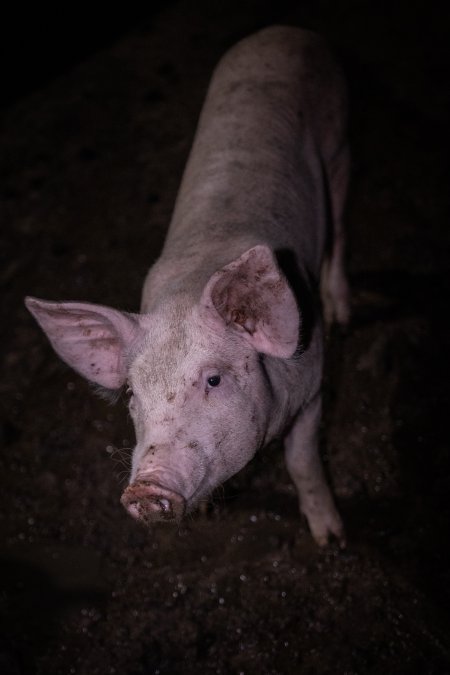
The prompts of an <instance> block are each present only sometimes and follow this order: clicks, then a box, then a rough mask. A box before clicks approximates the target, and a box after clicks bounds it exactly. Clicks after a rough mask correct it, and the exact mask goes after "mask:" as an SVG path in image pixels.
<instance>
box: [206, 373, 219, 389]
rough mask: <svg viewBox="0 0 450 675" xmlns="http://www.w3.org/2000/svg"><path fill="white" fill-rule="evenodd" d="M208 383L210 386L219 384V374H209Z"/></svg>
mask: <svg viewBox="0 0 450 675" xmlns="http://www.w3.org/2000/svg"><path fill="white" fill-rule="evenodd" d="M208 384H209V386H210V387H218V386H219V384H220V375H211V377H208Z"/></svg>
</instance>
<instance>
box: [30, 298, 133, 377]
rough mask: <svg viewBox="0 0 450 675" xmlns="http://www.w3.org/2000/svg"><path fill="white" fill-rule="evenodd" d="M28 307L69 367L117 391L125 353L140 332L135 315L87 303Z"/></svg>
mask: <svg viewBox="0 0 450 675" xmlns="http://www.w3.org/2000/svg"><path fill="white" fill-rule="evenodd" d="M25 304H26V306H27V308H28V309H29V310H30V312H31V313H32V314H33V316H34V318H35V319H36V321H37V322H38V324H39V325H40V326H41V328H42V330H43V331H44V332H45V333H46V335H47V337H48V339H49V340H50V342H51V344H52V346H53V349H54V350H55V351H56V353H57V354H58V355H59V356H60V357H61V358H62V359H63V361H65V362H66V363H67V364H69V366H71V367H72V368H73V369H74V370H76V371H77V372H78V373H80V375H83V376H84V377H86V378H87V379H88V380H91V382H96V383H97V384H100V385H101V386H102V387H106V388H108V389H118V388H119V387H121V386H122V385H123V384H124V383H125V380H126V364H125V358H124V355H125V351H126V350H127V349H128V348H129V346H130V345H131V343H132V342H133V340H134V339H135V338H136V336H137V334H138V332H139V323H138V319H137V317H136V316H134V315H132V314H127V313H126V312H119V311H118V310H115V309H111V308H110V307H103V306H102V305H94V304H91V303H88V302H83V303H81V302H47V301H45V300H38V299H37V298H31V297H27V298H25Z"/></svg>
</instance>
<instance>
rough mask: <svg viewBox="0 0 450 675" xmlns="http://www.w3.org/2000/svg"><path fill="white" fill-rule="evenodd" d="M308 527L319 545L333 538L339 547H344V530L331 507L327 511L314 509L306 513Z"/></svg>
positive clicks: (321, 545) (322, 545)
mask: <svg viewBox="0 0 450 675" xmlns="http://www.w3.org/2000/svg"><path fill="white" fill-rule="evenodd" d="M305 516H306V519H307V521H308V525H309V529H310V530H311V534H312V536H313V538H314V540H315V542H316V543H317V544H318V545H319V546H320V547H322V548H323V547H324V546H327V545H328V544H329V543H330V542H331V541H332V539H333V538H334V539H335V540H336V541H337V543H338V544H339V546H340V548H345V546H346V539H345V530H344V525H343V523H342V520H341V517H340V515H339V514H338V512H337V511H336V509H335V508H334V507H333V508H332V509H330V510H329V511H316V512H314V513H308V514H306V513H305Z"/></svg>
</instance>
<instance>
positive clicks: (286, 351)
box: [200, 245, 300, 358]
mask: <svg viewBox="0 0 450 675" xmlns="http://www.w3.org/2000/svg"><path fill="white" fill-rule="evenodd" d="M200 304H201V308H202V310H203V311H206V313H207V315H208V319H209V321H212V322H214V323H215V324H216V325H218V324H220V323H221V324H222V325H223V324H225V325H231V326H233V327H234V328H235V329H236V330H237V331H239V332H240V333H242V337H243V338H245V339H246V340H247V341H248V342H250V344H251V345H252V346H253V347H254V348H255V349H256V350H257V351H259V352H262V353H264V354H270V355H271V356H280V357H285V358H287V357H289V356H292V355H293V354H294V352H295V350H296V348H297V344H298V337H299V323H300V316H299V310H298V307H297V302H296V300H295V297H294V294H293V292H292V290H291V288H290V286H289V284H288V282H287V279H286V278H285V276H284V274H283V273H282V272H281V271H280V269H279V267H278V265H277V262H276V260H275V256H274V255H273V253H272V251H271V250H270V248H269V247H268V246H265V245H258V246H254V247H253V248H251V249H249V250H248V251H246V252H245V253H243V254H242V255H241V256H240V257H239V258H237V260H234V261H233V262H231V263H230V264H228V265H226V266H225V267H223V268H222V269H221V270H219V271H218V272H215V274H213V275H212V277H211V278H210V280H209V281H208V283H207V284H206V286H205V288H204V290H203V295H202V298H201V301H200Z"/></svg>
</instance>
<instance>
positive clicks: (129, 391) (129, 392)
mask: <svg viewBox="0 0 450 675" xmlns="http://www.w3.org/2000/svg"><path fill="white" fill-rule="evenodd" d="M125 396H126V397H127V399H128V400H130V398H132V397H133V390H132V388H131V387H127V388H126V389H125Z"/></svg>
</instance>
